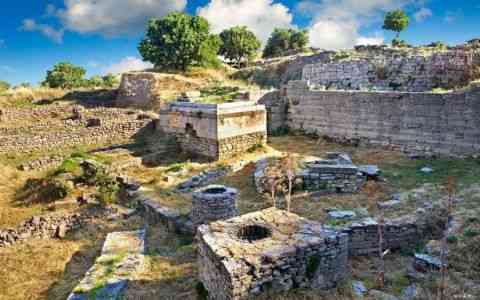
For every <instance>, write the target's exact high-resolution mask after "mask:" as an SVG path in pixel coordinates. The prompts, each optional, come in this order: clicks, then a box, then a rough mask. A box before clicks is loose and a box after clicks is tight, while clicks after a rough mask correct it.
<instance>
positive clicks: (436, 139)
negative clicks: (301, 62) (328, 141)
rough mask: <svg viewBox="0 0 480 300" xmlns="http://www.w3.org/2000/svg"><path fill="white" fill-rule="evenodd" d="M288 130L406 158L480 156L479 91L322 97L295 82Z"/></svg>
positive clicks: (347, 93)
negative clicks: (391, 151) (416, 155)
mask: <svg viewBox="0 0 480 300" xmlns="http://www.w3.org/2000/svg"><path fill="white" fill-rule="evenodd" d="M287 97H288V99H289V102H290V103H289V112H288V123H287V124H288V126H289V127H290V128H292V129H297V130H304V131H306V132H309V133H316V134H318V135H320V136H328V137H331V138H334V139H337V140H340V141H345V142H354V143H359V142H365V143H369V144H373V145H379V146H388V147H392V148H395V149H398V150H403V151H406V152H412V151H413V152H415V151H427V152H433V153H440V154H446V155H459V156H461V155H472V154H476V153H478V152H479V151H480V86H478V85H473V87H472V88H471V89H469V90H467V91H458V92H452V93H444V94H438V93H403V92H358V91H318V90H314V89H312V88H311V87H310V86H309V85H308V84H307V83H306V82H304V81H291V82H290V83H289V85H288V87H287Z"/></svg>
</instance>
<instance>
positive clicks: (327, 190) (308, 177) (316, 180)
mask: <svg viewBox="0 0 480 300" xmlns="http://www.w3.org/2000/svg"><path fill="white" fill-rule="evenodd" d="M298 165H299V166H298V170H297V171H296V174H295V179H294V181H293V182H294V190H302V191H309V192H315V193H322V194H334V193H356V192H358V191H359V190H360V189H361V188H362V187H363V185H364V184H365V182H366V180H367V176H366V174H365V173H363V172H362V171H361V170H360V168H359V167H357V166H356V165H354V164H353V162H352V161H351V159H350V157H349V156H348V155H346V154H344V153H337V152H331V153H327V159H321V158H319V157H301V158H300V159H299V164H298ZM268 166H269V160H268V159H262V160H260V161H259V162H258V163H257V165H256V169H255V173H254V179H255V186H256V188H257V191H258V192H259V193H265V192H268V191H270V189H271V186H270V182H269V178H268V174H266V171H267V168H268Z"/></svg>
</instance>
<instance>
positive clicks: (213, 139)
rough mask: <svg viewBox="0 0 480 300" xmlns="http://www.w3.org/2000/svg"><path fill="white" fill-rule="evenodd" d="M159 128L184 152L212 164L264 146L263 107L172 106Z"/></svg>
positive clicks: (246, 104) (162, 116)
mask: <svg viewBox="0 0 480 300" xmlns="http://www.w3.org/2000/svg"><path fill="white" fill-rule="evenodd" d="M158 127H159V130H161V131H163V132H165V133H167V134H170V135H173V136H174V137H175V138H176V140H177V142H178V143H179V144H180V146H181V148H182V149H183V150H184V151H186V152H190V153H193V154H196V155H200V156H205V157H208V158H210V159H215V160H216V159H223V158H228V157H231V156H233V155H236V154H239V153H244V152H245V151H246V150H248V149H249V148H251V147H253V146H255V145H262V144H264V143H265V142H266V112H265V107H264V106H263V105H257V104H256V103H255V102H235V103H226V104H198V103H181V102H177V103H171V104H170V105H169V106H168V107H166V108H164V109H162V110H161V111H160V121H159V126H158Z"/></svg>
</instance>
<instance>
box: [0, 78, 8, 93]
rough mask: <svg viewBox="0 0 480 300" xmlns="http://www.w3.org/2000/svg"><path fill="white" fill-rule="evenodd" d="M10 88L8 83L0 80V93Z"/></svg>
mask: <svg viewBox="0 0 480 300" xmlns="http://www.w3.org/2000/svg"><path fill="white" fill-rule="evenodd" d="M9 88H10V83H8V82H6V81H3V80H0V92H4V91H6V90H8V89H9Z"/></svg>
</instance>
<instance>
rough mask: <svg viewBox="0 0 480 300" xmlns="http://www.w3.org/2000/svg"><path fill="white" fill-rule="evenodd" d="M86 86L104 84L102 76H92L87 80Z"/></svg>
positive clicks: (100, 85)
mask: <svg viewBox="0 0 480 300" xmlns="http://www.w3.org/2000/svg"><path fill="white" fill-rule="evenodd" d="M88 86H89V87H102V86H104V81H103V78H102V77H101V76H99V75H95V76H92V77H91V78H90V79H89V80H88Z"/></svg>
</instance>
